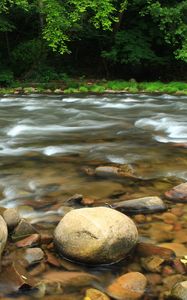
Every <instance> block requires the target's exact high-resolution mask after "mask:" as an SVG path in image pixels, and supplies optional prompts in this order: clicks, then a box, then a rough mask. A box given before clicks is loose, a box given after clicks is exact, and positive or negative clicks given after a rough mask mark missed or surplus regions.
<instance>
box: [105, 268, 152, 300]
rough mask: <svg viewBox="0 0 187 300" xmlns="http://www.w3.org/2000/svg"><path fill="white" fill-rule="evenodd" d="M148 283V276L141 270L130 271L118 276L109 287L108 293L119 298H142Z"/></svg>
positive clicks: (132, 299)
mask: <svg viewBox="0 0 187 300" xmlns="http://www.w3.org/2000/svg"><path fill="white" fill-rule="evenodd" d="M146 285H147V279H146V277H145V276H144V275H143V274H141V273H139V272H130V273H127V274H125V275H122V276H120V277H119V278H117V279H116V280H115V281H114V282H113V283H112V284H111V285H110V286H109V287H108V288H107V292H108V294H109V295H110V296H111V297H112V298H114V299H117V300H124V299H125V300H138V299H141V298H142V296H143V294H144V292H145V289H146Z"/></svg>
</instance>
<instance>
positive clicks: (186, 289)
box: [171, 281, 187, 300]
mask: <svg viewBox="0 0 187 300" xmlns="http://www.w3.org/2000/svg"><path fill="white" fill-rule="evenodd" d="M171 296H172V297H175V298H176V299H178V300H186V299H187V281H182V282H179V283H177V284H176V285H175V286H174V287H173V288H172V290H171Z"/></svg>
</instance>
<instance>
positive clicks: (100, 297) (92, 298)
mask: <svg viewBox="0 0 187 300" xmlns="http://www.w3.org/2000/svg"><path fill="white" fill-rule="evenodd" d="M84 300H110V298H109V297H108V296H107V295H105V294H104V293H102V292H101V291H99V290H96V289H87V290H86V296H85V298H84Z"/></svg>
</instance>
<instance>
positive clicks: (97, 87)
mask: <svg viewBox="0 0 187 300" xmlns="http://www.w3.org/2000/svg"><path fill="white" fill-rule="evenodd" d="M89 91H90V92H93V93H104V91H105V87H104V86H102V85H98V84H94V85H92V86H90V87H89Z"/></svg>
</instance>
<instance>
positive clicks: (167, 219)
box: [162, 212, 178, 224]
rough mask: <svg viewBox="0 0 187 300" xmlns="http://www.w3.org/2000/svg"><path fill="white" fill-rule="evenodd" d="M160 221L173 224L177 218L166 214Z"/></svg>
mask: <svg viewBox="0 0 187 300" xmlns="http://www.w3.org/2000/svg"><path fill="white" fill-rule="evenodd" d="M162 220H163V221H164V223H166V224H175V223H176V222H177V220H178V218H177V216H175V215H174V214H172V213H169V212H166V213H164V214H163V215H162Z"/></svg>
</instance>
